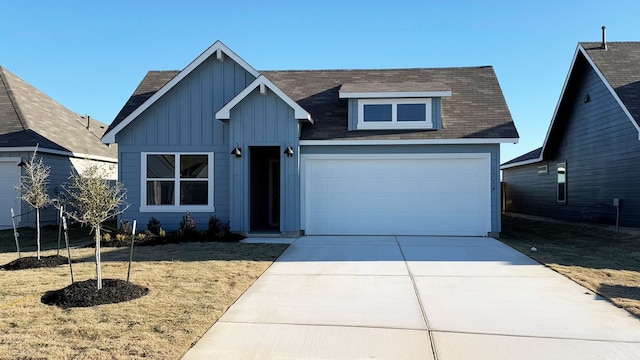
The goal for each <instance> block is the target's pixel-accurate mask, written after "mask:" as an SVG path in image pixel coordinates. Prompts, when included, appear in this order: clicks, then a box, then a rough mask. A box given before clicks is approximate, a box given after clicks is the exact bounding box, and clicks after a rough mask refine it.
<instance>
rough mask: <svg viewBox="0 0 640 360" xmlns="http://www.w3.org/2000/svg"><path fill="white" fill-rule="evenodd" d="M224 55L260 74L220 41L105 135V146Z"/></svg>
mask: <svg viewBox="0 0 640 360" xmlns="http://www.w3.org/2000/svg"><path fill="white" fill-rule="evenodd" d="M222 53H224V54H226V55H227V56H228V57H229V58H231V59H232V60H233V61H235V62H236V63H238V65H240V66H242V67H243V68H244V69H245V70H246V71H247V72H249V73H250V74H251V75H253V76H255V77H258V76H259V75H260V73H259V72H258V71H257V70H256V69H254V68H253V67H252V66H251V65H249V63H247V62H246V61H244V60H243V59H242V58H241V57H240V56H238V55H237V54H236V53H234V52H233V51H232V50H231V49H229V48H228V47H227V46H226V45H225V44H223V43H222V41H220V40H218V41H216V42H215V43H213V45H211V46H210V47H209V48H208V49H207V50H205V51H204V52H203V53H202V54H200V56H198V57H197V58H195V60H193V61H192V62H191V63H190V64H189V65H187V67H185V68H184V69H183V70H182V71H180V72H179V73H178V75H176V76H175V77H174V78H173V79H171V80H170V81H169V82H168V83H166V84H165V85H164V86H163V87H161V88H160V90H158V91H157V92H156V93H155V94H153V96H151V97H150V98H149V99H147V101H145V102H144V103H142V105H140V106H139V107H138V108H137V109H136V110H135V111H133V112H132V113H131V114H129V115H128V116H127V117H126V118H125V119H124V120H122V121H121V122H120V123H119V124H118V125H116V126H115V127H114V128H113V129H111V131H109V132H108V133H106V134H104V136H103V137H102V142H103V143H105V144H113V143H115V142H116V134H117V133H119V132H120V130H122V129H124V128H125V127H126V126H127V125H129V124H130V123H131V122H132V121H133V120H134V119H135V118H136V117H138V116H139V115H140V114H142V113H143V112H144V111H145V110H146V109H148V108H149V107H150V106H151V105H153V104H154V103H155V102H156V101H158V99H160V98H161V97H162V96H163V95H164V94H166V93H167V92H168V91H169V90H171V89H172V88H173V87H174V86H176V85H177V84H178V83H179V82H180V81H182V79H184V78H185V77H186V76H187V75H189V74H190V73H191V72H192V71H193V70H195V69H196V68H197V67H198V66H199V65H200V64H202V63H203V62H204V61H205V60H207V59H208V58H209V57H210V56H212V55H214V54H215V55H216V57H217V58H218V59H220V58H221V56H222Z"/></svg>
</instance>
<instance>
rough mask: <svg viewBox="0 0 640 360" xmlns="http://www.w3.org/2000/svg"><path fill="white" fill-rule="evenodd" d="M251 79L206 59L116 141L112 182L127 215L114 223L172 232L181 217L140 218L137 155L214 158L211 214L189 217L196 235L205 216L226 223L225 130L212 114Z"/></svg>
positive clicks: (236, 67)
mask: <svg viewBox="0 0 640 360" xmlns="http://www.w3.org/2000/svg"><path fill="white" fill-rule="evenodd" d="M253 80H255V77H254V76H253V75H251V74H250V73H249V72H247V71H246V70H245V69H244V68H243V67H242V66H240V65H239V64H237V63H236V62H234V61H233V60H232V59H230V58H228V57H226V58H225V60H224V61H222V62H221V61H219V60H217V59H216V58H215V56H212V57H210V58H209V59H207V60H205V61H204V62H202V64H200V65H199V66H198V67H197V68H196V69H194V70H193V71H192V72H191V73H189V75H187V76H186V77H185V78H184V79H182V81H180V83H178V84H176V85H175V86H174V87H173V88H172V89H171V90H169V91H168V92H167V93H166V94H164V96H162V97H161V98H160V99H158V100H157V101H156V102H155V103H154V104H153V105H151V106H150V107H149V108H148V109H146V110H145V111H144V112H143V113H142V114H140V115H139V116H138V117H137V118H136V119H135V120H134V121H132V122H131V123H130V124H129V125H127V126H126V127H125V128H124V129H122V130H121V131H120V132H119V133H118V134H117V135H116V142H117V143H118V152H119V157H118V158H119V161H120V163H119V169H118V170H119V173H118V178H119V179H120V181H121V182H123V183H124V185H125V187H126V189H127V193H128V200H127V201H128V202H129V203H130V204H131V206H130V207H129V209H128V210H127V211H126V212H125V213H124V214H122V215H121V216H120V219H124V220H129V221H133V220H134V219H136V220H137V221H138V223H140V224H141V226H143V224H146V223H147V222H148V221H149V219H150V218H151V217H155V218H157V219H158V220H159V221H160V222H161V224H162V227H163V228H164V229H166V230H175V229H177V228H178V226H179V223H180V221H181V220H182V217H183V216H184V215H185V213H186V211H184V212H182V211H181V212H160V211H154V212H141V211H140V206H141V205H142V204H141V203H142V201H143V200H142V199H141V188H140V186H141V182H142V179H141V174H142V172H141V169H140V166H141V156H142V155H141V154H142V153H143V152H168V153H174V152H197V153H211V152H212V153H213V156H214V179H213V187H214V195H213V197H214V204H213V205H214V208H215V212H213V213H212V212H197V211H194V212H192V216H193V217H194V218H195V219H196V221H197V222H198V229H200V230H204V229H206V227H207V222H208V220H209V217H210V216H213V215H215V216H216V217H218V218H220V219H221V220H223V221H228V220H229V175H228V174H229V158H230V155H229V152H230V145H229V129H228V125H227V124H225V123H223V122H222V121H219V120H217V119H216V118H215V113H216V111H218V110H219V109H220V108H221V107H222V106H223V105H224V104H226V103H227V102H228V101H230V100H231V99H233V98H234V97H235V96H236V95H237V94H238V93H239V92H241V91H242V90H243V89H244V88H245V87H246V86H247V85H249V84H250V83H251V82H252V81H253Z"/></svg>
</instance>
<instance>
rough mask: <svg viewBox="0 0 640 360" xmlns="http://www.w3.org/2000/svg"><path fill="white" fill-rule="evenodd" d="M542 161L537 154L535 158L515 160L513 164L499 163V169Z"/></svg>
mask: <svg viewBox="0 0 640 360" xmlns="http://www.w3.org/2000/svg"><path fill="white" fill-rule="evenodd" d="M540 161H542V156H538V157H537V158H535V159H529V160H524V161H518V162H515V163H513V164H508V165H500V170H504V169H510V168H514V167H517V166H524V165H529V164H535V163H537V162H540Z"/></svg>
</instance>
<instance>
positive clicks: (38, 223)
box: [36, 209, 40, 260]
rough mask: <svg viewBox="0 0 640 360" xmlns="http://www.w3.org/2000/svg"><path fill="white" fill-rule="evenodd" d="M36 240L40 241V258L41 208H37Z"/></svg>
mask: <svg viewBox="0 0 640 360" xmlns="http://www.w3.org/2000/svg"><path fill="white" fill-rule="evenodd" d="M36 240H37V242H38V260H40V209H36Z"/></svg>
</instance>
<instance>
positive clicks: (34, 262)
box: [0, 255, 69, 270]
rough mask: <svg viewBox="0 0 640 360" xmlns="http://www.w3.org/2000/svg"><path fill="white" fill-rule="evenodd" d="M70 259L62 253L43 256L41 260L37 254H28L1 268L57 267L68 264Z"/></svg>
mask: <svg viewBox="0 0 640 360" xmlns="http://www.w3.org/2000/svg"><path fill="white" fill-rule="evenodd" d="M68 263H69V260H68V259H67V258H66V257H64V256H60V255H51V256H41V257H40V260H38V258H37V257H36V256H27V257H23V258H20V259H16V260H13V261H12V262H10V263H8V264H5V265H2V266H0V269H4V270H24V269H35V268H45V267H56V266H60V265H65V264H68Z"/></svg>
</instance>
